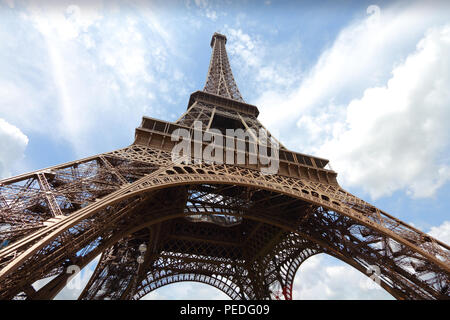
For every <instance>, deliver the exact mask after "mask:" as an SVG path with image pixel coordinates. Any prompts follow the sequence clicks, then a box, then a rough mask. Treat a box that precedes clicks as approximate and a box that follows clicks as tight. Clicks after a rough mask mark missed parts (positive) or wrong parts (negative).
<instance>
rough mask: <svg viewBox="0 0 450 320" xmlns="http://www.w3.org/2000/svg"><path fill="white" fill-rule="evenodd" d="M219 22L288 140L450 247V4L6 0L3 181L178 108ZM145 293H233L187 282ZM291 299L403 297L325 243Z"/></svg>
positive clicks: (235, 58) (92, 150) (258, 101)
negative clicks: (333, 252) (342, 259)
mask: <svg viewBox="0 0 450 320" xmlns="http://www.w3.org/2000/svg"><path fill="white" fill-rule="evenodd" d="M214 32H220V33H223V34H225V35H226V36H227V38H228V41H227V51H228V55H229V59H230V63H231V68H232V70H233V74H234V77H235V79H236V82H237V85H238V87H239V89H240V92H241V94H242V96H243V98H244V100H245V101H246V102H248V103H250V104H254V105H256V106H258V108H259V110H260V116H259V119H260V121H261V122H262V123H263V124H264V125H265V126H266V127H267V128H268V129H269V131H271V133H272V134H273V135H275V136H276V137H277V138H278V139H279V140H280V141H281V142H282V143H283V144H284V145H285V146H286V147H287V148H289V149H291V150H294V151H297V152H301V153H307V154H312V155H316V156H319V157H322V158H326V159H329V160H330V165H331V167H332V169H333V170H335V171H337V172H338V181H339V183H340V185H341V186H342V187H343V188H344V189H346V190H348V191H350V192H352V193H353V194H355V195H357V196H358V197H361V198H363V199H365V200H367V201H368V202H370V203H372V204H374V205H375V206H377V207H378V208H380V209H382V210H384V211H386V212H388V213H390V214H392V215H394V216H395V217H397V218H399V219H401V220H403V221H404V222H406V223H409V224H411V225H413V226H415V227H417V228H419V229H421V230H422V231H424V232H427V233H430V234H431V235H433V236H434V237H436V238H438V239H440V240H441V241H444V242H446V243H450V217H449V215H448V212H449V208H450V200H449V191H450V184H449V180H450V161H449V154H450V152H449V150H450V148H449V141H450V139H449V138H450V130H449V128H448V123H449V122H450V91H449V90H448V88H449V87H450V59H449V57H450V2H448V1H447V2H445V1H427V2H425V1H375V0H372V1H271V0H267V1H231V0H229V1H227V0H225V1H208V0H195V1H192V0H184V1H181V0H180V1H171V0H166V1H95V0H90V1H76V0H72V1H65V0H59V1H14V0H0V178H6V177H9V176H13V175H18V174H21V173H24V172H28V171H33V170H38V169H42V168H45V167H49V166H53V165H57V164H60V163H64V162H67V161H72V160H75V159H78V158H83V157H86V156H90V155H94V154H98V153H102V152H108V151H112V150H115V149H119V148H122V147H125V146H128V145H130V144H131V143H132V142H133V138H134V129H135V128H136V127H138V126H139V124H140V120H141V117H142V116H144V115H145V116H149V117H153V118H158V119H162V120H166V121H174V120H176V119H177V118H178V117H179V116H180V115H181V114H182V113H183V112H184V111H185V110H186V107H187V103H188V100H189V95H190V94H191V93H192V92H194V91H196V90H201V89H202V88H203V86H204V83H205V80H206V74H207V70H208V65H209V58H210V54H211V48H210V40H211V36H212V34H213V33H214ZM97 260H98V259H97ZM97 260H95V261H94V262H93V263H91V264H90V265H88V266H87V267H86V268H85V269H84V270H83V271H82V272H81V273H80V274H79V276H78V277H79V281H81V282H80V283H84V282H87V279H88V275H89V274H90V273H91V272H92V270H93V268H95V263H96V261H97ZM41 285H42V284H41ZM37 286H39V284H37ZM77 293H79V290H78V289H74V288H65V289H64V290H63V291H62V292H61V293H60V294H59V295H58V296H57V298H58V299H71V298H76V296H77ZM145 298H146V299H193V298H195V299H224V298H227V297H226V296H225V295H224V294H223V293H221V292H220V291H219V290H217V289H215V288H212V287H208V286H207V285H204V284H198V283H179V284H172V285H168V286H166V287H163V288H160V289H158V290H156V291H154V292H152V293H150V294H149V295H147V296H146V297H145ZM293 298H294V299H392V297H391V296H390V295H389V294H387V293H386V292H384V291H383V290H382V289H380V288H379V287H378V288H377V287H374V286H372V285H371V284H370V283H368V282H367V277H366V276H365V275H364V274H362V273H360V272H359V271H356V270H355V269H353V268H352V267H350V266H347V265H345V264H344V263H342V262H340V261H338V260H337V259H334V258H331V257H329V256H326V255H324V254H322V255H317V256H314V257H311V258H310V259H308V260H307V261H306V262H305V263H303V264H302V266H301V267H300V268H299V271H298V272H297V274H296V278H295V285H294V294H293Z"/></svg>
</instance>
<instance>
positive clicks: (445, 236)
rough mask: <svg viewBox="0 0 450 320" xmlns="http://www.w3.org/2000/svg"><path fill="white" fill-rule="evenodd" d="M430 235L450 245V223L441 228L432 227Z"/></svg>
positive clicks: (445, 223)
mask: <svg viewBox="0 0 450 320" xmlns="http://www.w3.org/2000/svg"><path fill="white" fill-rule="evenodd" d="M428 233H429V234H430V235H431V236H432V237H434V238H436V239H438V240H440V241H442V242H444V243H446V244H450V221H444V222H443V223H442V224H441V225H440V226H437V227H432V228H431V229H430V231H429V232H428Z"/></svg>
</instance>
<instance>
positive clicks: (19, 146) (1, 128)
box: [0, 118, 28, 178]
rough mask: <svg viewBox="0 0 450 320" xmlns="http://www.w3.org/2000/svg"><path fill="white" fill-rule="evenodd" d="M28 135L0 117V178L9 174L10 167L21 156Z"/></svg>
mask: <svg viewBox="0 0 450 320" xmlns="http://www.w3.org/2000/svg"><path fill="white" fill-rule="evenodd" d="M27 144H28V137H27V136H26V135H25V134H23V133H22V131H20V129H19V128H17V127H16V126H14V125H12V124H10V123H8V122H6V121H5V120H4V119H1V118H0V178H5V177H8V176H10V175H11V169H12V167H13V166H14V165H15V163H16V162H17V161H19V160H20V159H22V158H23V155H24V152H25V148H26V146H27Z"/></svg>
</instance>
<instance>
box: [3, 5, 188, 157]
mask: <svg viewBox="0 0 450 320" xmlns="http://www.w3.org/2000/svg"><path fill="white" fill-rule="evenodd" d="M136 5H139V4H136ZM130 8H131V10H129V9H130ZM133 8H134V7H133V4H129V5H128V4H127V5H123V8H122V9H123V13H122V12H121V13H120V14H118V13H117V11H115V10H114V7H113V5H111V6H109V7H107V8H104V7H103V6H102V3H101V2H98V3H97V2H80V3H77V5H73V4H72V3H71V2H67V1H66V2H62V1H61V2H57V3H54V4H52V5H44V4H43V5H39V4H35V3H28V4H26V5H25V9H24V10H19V9H18V10H17V12H15V13H13V14H15V15H16V16H15V19H16V20H11V21H13V23H16V21H19V23H20V28H19V29H18V32H21V33H20V34H19V35H17V37H13V36H12V33H11V32H7V31H8V28H10V29H13V28H14V26H13V23H11V24H8V23H5V28H2V29H0V40H1V41H0V43H1V44H0V47H1V48H2V50H0V68H1V69H2V73H1V76H0V93H2V94H0V105H3V106H6V107H7V108H14V110H15V112H10V111H8V109H6V110H0V117H4V118H5V119H6V120H8V121H10V122H16V123H20V126H21V128H23V129H26V130H29V131H31V132H39V133H41V134H42V133H44V134H47V135H48V134H49V128H51V132H52V135H51V137H52V138H53V139H57V140H62V141H63V142H69V143H70V147H72V148H73V150H74V151H75V154H76V156H77V157H83V156H86V155H90V154H93V153H97V152H99V150H102V151H107V150H108V149H113V148H117V147H118V146H123V145H127V144H128V143H130V142H131V140H132V137H133V132H134V128H135V127H136V126H138V125H139V122H140V118H141V117H142V116H143V115H149V116H152V115H153V116H155V115H156V113H159V114H160V115H161V114H162V115H163V116H166V115H164V113H165V111H164V110H166V107H167V106H166V105H163V103H174V101H176V99H179V98H181V96H182V97H183V98H185V97H186V93H185V89H184V88H185V85H184V83H186V82H187V81H186V79H185V77H184V75H183V74H182V73H181V71H179V70H176V66H175V65H172V64H171V63H169V59H171V57H172V56H174V55H176V54H177V52H176V49H177V48H176V46H175V45H174V42H173V41H172V40H171V37H172V33H171V32H170V31H168V29H167V28H166V26H165V25H164V23H165V22H164V21H161V19H160V17H159V16H158V15H157V14H155V12H154V10H153V9H152V8H151V7H149V6H141V5H139V9H140V10H138V11H133ZM134 9H135V8H134ZM19 38H21V39H23V38H25V39H26V40H27V49H26V50H24V48H22V43H23V41H22V42H20V43H19V42H18V41H17V39H19ZM29 47H32V48H33V52H31V51H30V50H29ZM3 49H4V50H3ZM2 61H9V63H8V64H5V63H4V64H2ZM155 75H157V77H158V80H159V81H155V80H154V78H155ZM172 88H176V89H177V90H174V92H175V94H173V95H170V96H169V95H167V94H164V93H165V92H167V91H169V90H172ZM149 96H152V97H154V98H155V99H154V102H153V103H152V104H151V107H150V105H149V103H148V102H149V99H148V97H149ZM163 107H164V109H162V108H163ZM160 109H161V110H160ZM99 123H104V124H105V125H102V126H99ZM118 126H120V127H121V128H122V130H120V131H119V130H114V129H113V130H111V128H116V127H118ZM124 132H125V134H124ZM126 132H128V133H129V134H128V135H126ZM95 137H101V139H97V138H95ZM99 148H101V149H99Z"/></svg>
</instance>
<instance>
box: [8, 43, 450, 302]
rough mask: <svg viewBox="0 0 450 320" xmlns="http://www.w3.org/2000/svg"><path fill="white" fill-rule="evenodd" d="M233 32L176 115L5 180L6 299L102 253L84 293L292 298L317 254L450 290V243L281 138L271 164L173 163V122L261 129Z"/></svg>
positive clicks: (428, 290)
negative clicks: (100, 149) (163, 290)
mask: <svg viewBox="0 0 450 320" xmlns="http://www.w3.org/2000/svg"><path fill="white" fill-rule="evenodd" d="M225 41H226V38H225V37H224V36H221V35H217V34H215V35H214V36H213V41H212V47H213V57H212V58H211V64H210V68H209V73H208V80H207V85H206V87H205V92H197V93H194V94H193V95H192V96H191V100H192V101H191V102H192V103H191V102H190V105H189V107H188V111H187V112H186V113H185V114H184V115H183V116H182V117H181V118H180V119H179V120H178V121H177V122H175V123H169V122H162V121H157V120H154V119H151V118H145V117H144V119H143V122H142V125H141V126H140V127H139V128H137V130H136V140H135V143H133V144H132V145H131V146H129V147H127V148H123V149H120V150H116V151H113V152H109V153H104V154H100V155H96V156H92V157H88V158H85V159H81V160H77V161H73V162H69V163H66V164H63V165H59V166H54V167H51V168H47V169H45V170H40V171H36V172H31V173H27V174H23V175H20V176H17V177H13V178H9V179H5V180H2V181H0V246H1V247H0V298H1V299H18V298H27V299H51V298H53V297H55V296H56V295H57V293H58V292H59V291H60V290H61V289H62V288H63V287H64V286H65V285H66V283H67V281H68V279H69V278H70V276H71V273H69V272H68V269H69V267H70V266H73V265H76V266H78V267H79V268H83V267H84V266H86V265H87V264H88V263H89V262H90V261H92V260H93V259H94V258H96V257H97V256H99V255H100V260H99V262H98V264H97V267H96V269H95V271H94V273H93V275H92V277H91V279H90V280H89V282H88V284H87V285H86V287H85V288H84V290H83V291H82V293H81V295H80V299H140V298H142V297H143V296H144V295H146V294H148V293H149V292H151V291H153V290H155V289H157V288H159V287H162V286H164V285H167V284H170V283H174V282H180V281H198V282H202V283H207V284H210V285H212V286H214V287H216V288H218V289H219V290H222V291H223V292H224V293H226V294H227V295H228V296H229V297H231V298H232V299H292V285H293V281H294V276H295V273H296V271H297V269H298V268H299V266H300V265H301V263H302V262H303V261H305V260H306V259H307V258H308V257H310V256H312V255H314V254H317V253H326V254H329V255H331V256H334V257H336V258H338V259H340V260H342V261H344V262H345V263H347V264H349V265H351V266H353V267H354V268H356V269H357V270H359V271H361V272H362V273H364V274H367V275H372V273H367V271H368V270H373V269H374V268H376V269H377V270H379V271H380V272H379V281H380V285H381V286H382V287H383V288H384V289H385V290H386V291H388V292H389V293H390V294H391V295H393V296H394V297H396V298H398V299H446V298H448V297H449V294H450V293H449V281H450V279H449V278H450V266H449V264H450V248H449V246H448V245H446V244H444V243H442V242H440V241H438V240H436V239H434V238H432V237H431V236H429V235H427V234H425V233H422V232H421V231H419V230H417V229H415V228H413V227H411V226H409V225H407V224H405V223H403V222H402V221H400V220H398V219H396V218H394V217H393V216H391V215H389V214H387V213H385V212H383V211H382V210H379V209H377V208H376V207H374V206H372V205H371V204H369V203H367V202H365V201H363V200H361V199H359V198H357V197H355V196H354V195H352V194H350V193H348V192H346V191H345V190H343V189H342V188H341V187H340V186H339V185H338V183H337V181H336V179H335V177H336V173H335V172H333V171H331V170H328V169H325V165H326V164H327V160H325V159H321V158H317V157H312V156H308V155H302V154H299V153H295V152H292V151H289V150H287V149H286V148H284V147H281V149H280V169H279V172H278V174H272V175H266V174H263V173H262V172H261V170H260V168H259V167H258V166H255V165H251V164H249V163H248V161H247V162H245V163H243V164H222V163H214V162H212V163H205V162H203V163H198V162H189V163H186V161H185V163H180V162H173V161H172V157H171V152H170V150H171V146H172V144H171V143H172V142H171V140H170V138H168V133H169V132H170V130H173V129H174V128H178V127H183V128H188V129H192V127H193V125H194V122H195V121H200V122H201V123H202V130H203V131H207V130H209V129H210V128H216V129H219V130H222V129H225V128H227V127H230V126H231V127H232V128H243V129H248V128H254V129H255V130H257V129H260V128H261V127H262V125H261V124H260V123H259V121H258V120H257V119H256V117H257V114H258V112H257V109H256V107H254V106H252V105H248V104H245V103H244V102H243V100H242V98H241V96H240V93H239V91H238V90H237V87H236V85H235V83H234V80H233V78H232V75H231V69H230V68H229V64H228V59H227V58H226V54H225ZM231 80H232V81H231ZM214 90H215V91H214ZM267 135H268V137H269V138H270V139H274V140H275V138H274V137H272V136H271V135H270V133H268V134H267ZM246 155H247V157H248V153H246ZM143 245H144V248H145V250H142V246H143ZM50 278H51V280H50V281H48V283H47V284H46V285H45V286H43V287H42V288H40V289H39V290H36V289H35V288H34V287H33V283H35V282H36V281H38V280H42V279H50Z"/></svg>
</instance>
